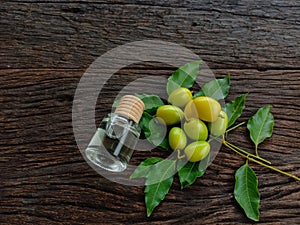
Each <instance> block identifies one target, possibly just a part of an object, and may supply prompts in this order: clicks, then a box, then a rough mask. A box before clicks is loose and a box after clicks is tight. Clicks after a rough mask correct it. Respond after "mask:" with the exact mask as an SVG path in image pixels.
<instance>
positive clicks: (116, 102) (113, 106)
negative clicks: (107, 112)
mask: <svg viewBox="0 0 300 225" xmlns="http://www.w3.org/2000/svg"><path fill="white" fill-rule="evenodd" d="M120 100H121V99H116V100H115V101H114V103H113V104H112V108H116V107H117V106H118V105H119V104H120Z"/></svg>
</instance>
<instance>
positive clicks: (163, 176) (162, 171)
mask: <svg viewBox="0 0 300 225" xmlns="http://www.w3.org/2000/svg"><path fill="white" fill-rule="evenodd" d="M175 165H176V161H175V160H163V161H161V162H158V163H156V164H155V165H154V166H153V167H152V168H151V170H149V172H148V175H147V178H146V183H145V184H146V188H145V191H144V192H145V202H146V208H147V216H150V215H151V214H152V211H153V210H154V208H155V207H156V206H158V205H159V203H160V202H161V201H162V200H163V199H164V198H165V196H166V194H167V193H168V192H169V190H170V187H171V185H172V183H173V177H174V174H175V172H176V171H175Z"/></svg>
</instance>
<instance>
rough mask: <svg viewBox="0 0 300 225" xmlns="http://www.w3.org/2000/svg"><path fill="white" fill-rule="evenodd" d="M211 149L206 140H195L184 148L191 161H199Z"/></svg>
mask: <svg viewBox="0 0 300 225" xmlns="http://www.w3.org/2000/svg"><path fill="white" fill-rule="evenodd" d="M209 151H210V145H209V143H208V142H206V141H195V142H193V143H191V144H189V145H188V146H187V147H186V148H185V149H184V153H185V155H186V157H187V158H188V160H189V161H190V162H198V161H200V160H202V159H204V158H205V157H206V156H207V155H208V153H209Z"/></svg>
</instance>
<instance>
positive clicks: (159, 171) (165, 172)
mask: <svg viewBox="0 0 300 225" xmlns="http://www.w3.org/2000/svg"><path fill="white" fill-rule="evenodd" d="M175 165H176V161H175V160H169V159H166V160H163V161H161V162H158V163H156V164H155V165H154V166H153V167H152V168H151V170H150V171H149V173H148V175H147V180H146V183H145V184H146V185H151V184H156V183H160V182H162V181H163V180H166V179H168V178H169V177H172V176H173V175H174V174H175V170H176V168H175Z"/></svg>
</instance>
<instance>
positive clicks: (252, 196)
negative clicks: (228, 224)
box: [234, 163, 260, 221]
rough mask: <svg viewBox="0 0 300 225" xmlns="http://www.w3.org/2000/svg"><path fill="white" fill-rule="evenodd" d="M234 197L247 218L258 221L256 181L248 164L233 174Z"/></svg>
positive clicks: (258, 200) (258, 199)
mask: <svg viewBox="0 0 300 225" xmlns="http://www.w3.org/2000/svg"><path fill="white" fill-rule="evenodd" d="M234 197H235V199H236V201H237V202H238V203H239V204H240V206H241V207H242V208H243V209H244V211H245V213H246V215H247V217H248V218H249V219H252V220H254V221H258V220H259V210H258V206H259V202H260V195H259V192H258V181H257V177H256V175H255V173H254V171H253V170H252V169H251V168H250V167H249V166H248V163H246V164H245V165H243V166H242V167H240V168H239V169H238V170H237V171H236V174H235V187H234Z"/></svg>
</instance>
